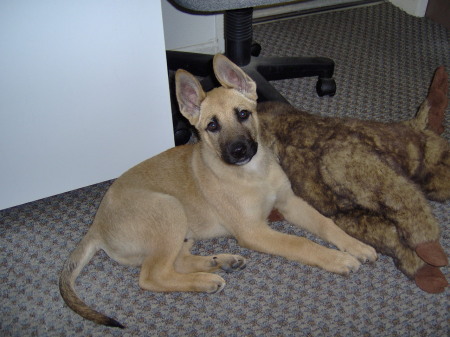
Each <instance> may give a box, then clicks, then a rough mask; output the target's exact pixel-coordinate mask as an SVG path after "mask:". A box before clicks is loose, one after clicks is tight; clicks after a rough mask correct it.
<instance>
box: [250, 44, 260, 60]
mask: <svg viewBox="0 0 450 337" xmlns="http://www.w3.org/2000/svg"><path fill="white" fill-rule="evenodd" d="M260 53H261V45H260V44H259V43H256V42H253V43H252V46H251V49H250V54H251V55H252V56H255V57H256V56H259V54H260Z"/></svg>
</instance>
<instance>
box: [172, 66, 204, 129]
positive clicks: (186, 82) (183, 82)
mask: <svg viewBox="0 0 450 337" xmlns="http://www.w3.org/2000/svg"><path fill="white" fill-rule="evenodd" d="M175 88H176V94H177V100H178V106H179V108H180V111H181V113H182V114H183V116H184V117H186V118H187V119H188V120H189V121H190V122H191V124H192V125H196V123H197V121H198V118H199V116H200V105H201V103H202V101H203V100H204V99H205V97H206V94H205V92H204V91H203V88H202V86H201V84H200V82H199V81H198V80H197V79H196V78H195V77H194V76H193V75H192V74H190V73H189V72H187V71H185V70H182V69H179V70H177V72H176V74H175Z"/></svg>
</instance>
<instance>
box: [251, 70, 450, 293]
mask: <svg viewBox="0 0 450 337" xmlns="http://www.w3.org/2000/svg"><path fill="white" fill-rule="evenodd" d="M447 91H448V77H447V74H446V72H445V69H444V68H443V67H440V68H438V69H437V71H436V73H435V75H434V78H433V81H432V84H431V86H430V89H429V94H428V96H427V98H426V99H425V101H424V103H423V104H422V105H421V107H420V108H419V110H418V112H417V115H416V117H415V118H414V119H412V120H409V121H404V122H398V123H381V122H375V121H361V120H356V119H342V118H324V117H319V116H314V115H311V114H309V113H306V112H304V111H300V110H298V109H296V108H294V107H292V106H290V105H288V104H284V103H279V102H267V103H261V104H260V105H259V106H258V115H259V119H260V123H261V131H262V132H263V137H264V141H265V142H266V143H267V144H269V145H270V146H271V148H272V149H273V151H274V152H275V153H276V155H277V156H278V158H279V160H280V163H281V165H282V167H283V169H284V170H285V172H286V173H287V175H288V177H289V178H290V180H291V183H292V187H293V189H294V192H295V193H296V194H297V195H299V196H300V197H302V198H303V199H305V200H306V201H308V202H309V203H310V204H311V205H312V206H314V207H315V208H316V209H317V210H319V211H320V212H321V213H322V214H324V215H326V216H329V217H331V218H332V219H333V220H334V221H335V222H336V223H337V225H338V226H340V227H341V228H342V229H344V230H345V231H347V232H348V233H349V234H350V235H353V236H354V237H356V238H358V239H359V240H362V241H364V242H366V243H368V244H370V245H372V246H373V247H374V248H375V249H377V250H378V251H379V252H380V253H382V254H386V255H389V256H391V257H392V258H393V259H394V261H395V263H396V265H397V267H398V268H399V269H400V270H401V271H402V272H403V273H404V274H406V275H407V276H408V277H410V278H411V279H414V280H415V282H416V283H417V285H418V286H419V287H420V288H421V289H422V290H424V291H427V292H430V293H438V292H442V291H444V290H445V287H447V286H448V283H447V280H446V278H445V276H444V275H443V273H442V272H441V271H440V269H439V267H442V266H445V265H447V263H448V260H447V256H446V254H445V252H444V250H443V249H442V247H441V245H440V244H439V237H440V228H439V224H438V222H437V220H436V219H435V217H434V216H433V214H432V211H431V208H430V206H429V204H428V202H427V200H426V198H429V199H431V200H437V201H444V200H446V199H449V198H450V146H449V143H448V142H447V141H446V140H445V139H444V138H442V137H440V136H439V134H441V133H442V132H443V130H444V129H443V125H442V124H443V120H444V114H445V109H446V107H447V104H448V97H447ZM273 214H275V213H273ZM274 217H275V216H273V217H272V219H274Z"/></svg>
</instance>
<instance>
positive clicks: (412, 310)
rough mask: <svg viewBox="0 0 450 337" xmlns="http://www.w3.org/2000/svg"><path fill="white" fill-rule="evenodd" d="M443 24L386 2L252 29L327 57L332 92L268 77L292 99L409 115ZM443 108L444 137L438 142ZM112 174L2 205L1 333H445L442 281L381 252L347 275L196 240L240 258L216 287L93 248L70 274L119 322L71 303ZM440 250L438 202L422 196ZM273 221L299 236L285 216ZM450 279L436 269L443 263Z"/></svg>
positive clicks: (444, 56)
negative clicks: (172, 287)
mask: <svg viewBox="0 0 450 337" xmlns="http://www.w3.org/2000/svg"><path fill="white" fill-rule="evenodd" d="M449 37H450V36H449V31H447V30H445V29H444V28H443V27H441V26H439V25H437V24H435V23H433V22H431V21H429V20H428V19H425V18H414V17H412V16H409V15H407V14H405V13H404V12H402V11H400V10H399V9H397V8H395V7H393V6H392V5H389V4H381V5H375V6H369V7H363V8H356V9H349V10H345V11H340V12H334V13H324V14H320V15H314V16H308V17H301V18H297V19H291V20H286V21H280V22H273V23H266V24H260V25H257V26H256V27H255V39H256V40H257V41H258V42H260V44H261V45H262V47H263V52H262V53H263V55H299V54H303V55H315V54H317V55H322V56H327V57H330V58H333V59H334V60H335V62H336V72H335V79H336V82H337V86H338V87H337V93H336V95H335V96H334V97H324V98H318V97H317V96H316V94H315V89H314V87H315V81H316V80H315V79H312V78H311V79H308V78H306V79H296V80H286V81H277V82H276V83H274V85H275V86H276V87H277V88H278V89H279V90H280V91H281V92H282V93H283V94H284V95H285V96H286V97H287V98H288V99H289V100H290V101H291V102H292V104H294V105H296V106H298V107H300V108H303V109H307V110H309V111H311V112H313V113H317V114H322V115H337V116H356V117H359V118H370V119H378V120H383V121H393V120H403V119H407V118H410V117H411V116H412V115H413V114H414V112H415V111H416V108H417V107H418V105H419V104H420V103H421V101H422V100H423V98H424V97H425V95H426V92H427V87H428V84H429V81H430V79H431V77H432V74H433V72H434V69H435V68H436V67H437V66H438V65H441V64H443V65H446V66H447V69H450V58H449V50H450V48H449V47H450V43H449V40H450V39H449ZM449 118H450V113H449V111H448V112H447V121H446V128H447V130H446V133H445V137H446V138H447V139H450V137H449V135H450V131H449V129H450V121H449ZM110 183H111V182H104V183H100V184H97V185H94V186H90V187H86V188H83V189H79V190H76V191H72V192H68V193H65V194H61V195H58V196H55V197H51V198H47V199H43V200H40V201H36V202H33V203H29V204H26V205H23V206H19V207H14V208H10V209H7V210H3V211H0V263H1V269H0V280H1V284H2V286H1V290H0V299H1V302H0V303H1V318H0V335H2V336H171V337H173V336H343V337H347V336H377V337H379V336H447V335H448V331H449V316H448V312H449V311H448V304H449V290H447V291H446V292H445V293H443V294H439V295H431V294H427V293H424V292H422V291H421V290H419V289H418V288H417V287H416V286H415V285H414V283H412V282H411V281H409V280H408V279H406V277H405V276H404V275H403V274H402V273H401V272H400V271H398V270H397V269H396V268H395V266H394V265H393V263H392V260H391V259H390V258H388V257H386V256H380V258H379V260H378V261H377V262H376V263H375V264H372V265H364V266H362V268H361V269H360V270H359V271H358V272H357V273H354V274H352V275H350V276H349V277H341V276H337V275H334V274H331V273H327V272H325V271H322V270H319V269H316V268H311V267H308V266H302V265H299V264H297V263H294V262H289V261H286V260H284V259H282V258H278V257H273V256H268V255H264V254H259V253H256V252H252V251H248V250H246V249H242V248H240V247H238V246H237V244H236V241H235V240H232V239H215V240H207V241H202V242H198V243H197V244H196V246H195V253H198V254H213V253H218V252H230V253H233V254H241V255H243V256H245V257H246V258H248V259H249V264H248V267H247V268H246V269H245V270H244V271H241V272H237V273H232V274H225V273H223V275H222V276H223V277H224V278H225V279H226V281H227V286H226V287H225V290H224V291H223V292H221V293H219V294H216V295H206V294H190V293H171V294H160V293H151V292H146V291H143V290H141V289H140V288H139V286H138V275H139V269H138V268H134V267H126V266H121V265H118V264H117V263H115V262H114V261H112V260H111V259H109V258H108V257H107V256H106V254H104V253H103V252H100V253H98V254H97V255H96V256H95V257H94V259H93V260H92V261H91V263H90V264H89V265H88V266H87V267H86V268H85V269H84V270H83V272H82V274H81V276H80V277H79V279H78V283H77V291H78V294H79V295H80V297H81V298H83V299H84V300H85V301H86V302H87V303H88V304H90V305H91V306H93V307H95V308H97V309H98V310H100V311H102V312H104V313H107V314H108V315H110V316H112V317H114V318H116V319H118V320H119V321H120V322H121V323H123V324H124V325H126V326H127V329H126V330H118V329H110V328H105V327H101V326H96V325H94V324H93V323H91V322H88V321H86V320H84V319H82V318H80V317H79V316H77V315H76V314H74V313H73V312H72V311H71V310H70V309H69V308H68V307H67V306H66V305H65V304H64V303H63V301H62V299H61V298H60V295H59V291H58V286H57V284H58V274H59V271H60V270H61V267H62V263H63V260H65V259H66V258H67V256H68V254H69V252H70V251H71V250H72V249H73V248H74V247H75V245H76V244H77V242H78V241H79V240H80V239H81V237H82V236H83V234H84V233H86V231H87V229H88V226H89V224H90V222H91V221H92V218H93V216H94V214H95V210H96V207H97V206H98V204H99V202H100V200H101V197H102V195H103V194H104V192H105V191H106V189H107V188H108V186H109V185H110ZM432 206H433V209H434V212H435V214H436V216H437V217H438V219H439V222H440V223H441V225H442V230H443V236H442V240H441V242H442V244H443V246H444V247H445V249H446V250H447V252H449V251H450V202H447V203H444V204H439V203H433V204H432ZM273 227H274V228H276V229H278V230H280V231H283V232H287V233H294V234H298V235H305V236H307V237H309V238H311V239H313V240H315V241H317V242H320V241H318V240H316V239H314V238H312V237H311V236H310V235H309V234H306V233H304V232H302V231H300V230H298V229H296V228H294V227H292V226H290V225H289V224H287V223H284V222H279V223H275V224H273ZM443 271H444V273H445V274H446V276H447V278H449V279H450V273H449V270H448V268H444V269H443Z"/></svg>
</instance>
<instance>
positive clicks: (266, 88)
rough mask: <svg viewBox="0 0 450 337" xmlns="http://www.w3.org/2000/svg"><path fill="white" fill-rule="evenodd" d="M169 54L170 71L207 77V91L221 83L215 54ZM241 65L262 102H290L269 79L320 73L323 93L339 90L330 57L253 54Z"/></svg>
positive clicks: (319, 90) (318, 89)
mask: <svg viewBox="0 0 450 337" xmlns="http://www.w3.org/2000/svg"><path fill="white" fill-rule="evenodd" d="M166 56H167V66H168V68H169V70H173V71H175V70H177V69H180V68H181V69H184V70H186V71H189V72H190V73H192V74H193V75H195V76H199V77H203V79H202V80H201V83H202V86H203V88H204V90H205V91H209V90H211V89H213V88H214V87H216V86H217V85H218V83H217V81H216V79H215V77H214V74H213V67H212V60H213V57H214V55H207V54H199V53H188V52H178V51H167V52H166ZM241 68H242V69H243V70H244V71H245V72H246V73H247V74H248V75H249V76H250V77H251V78H252V79H253V80H254V81H255V82H256V87H257V93H258V101H259V102H262V101H280V102H286V103H289V102H288V101H287V100H286V98H284V97H283V95H281V94H280V93H279V92H278V91H277V90H276V89H275V88H274V87H273V86H272V85H271V84H270V83H269V81H274V80H282V79H291V78H300V77H315V76H317V77H318V81H317V84H316V92H317V94H318V95H319V96H325V95H329V96H333V95H334V94H335V92H336V83H335V81H334V79H333V73H334V61H333V60H331V59H329V58H325V57H251V59H250V62H249V63H248V64H247V65H244V66H241ZM173 118H174V119H176V118H180V113H179V112H177V113H174V114H173ZM174 124H176V123H174ZM175 133H177V130H175ZM178 133H180V132H178ZM181 133H183V132H181ZM175 143H176V144H177V140H175ZM177 145H179V144H177Z"/></svg>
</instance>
